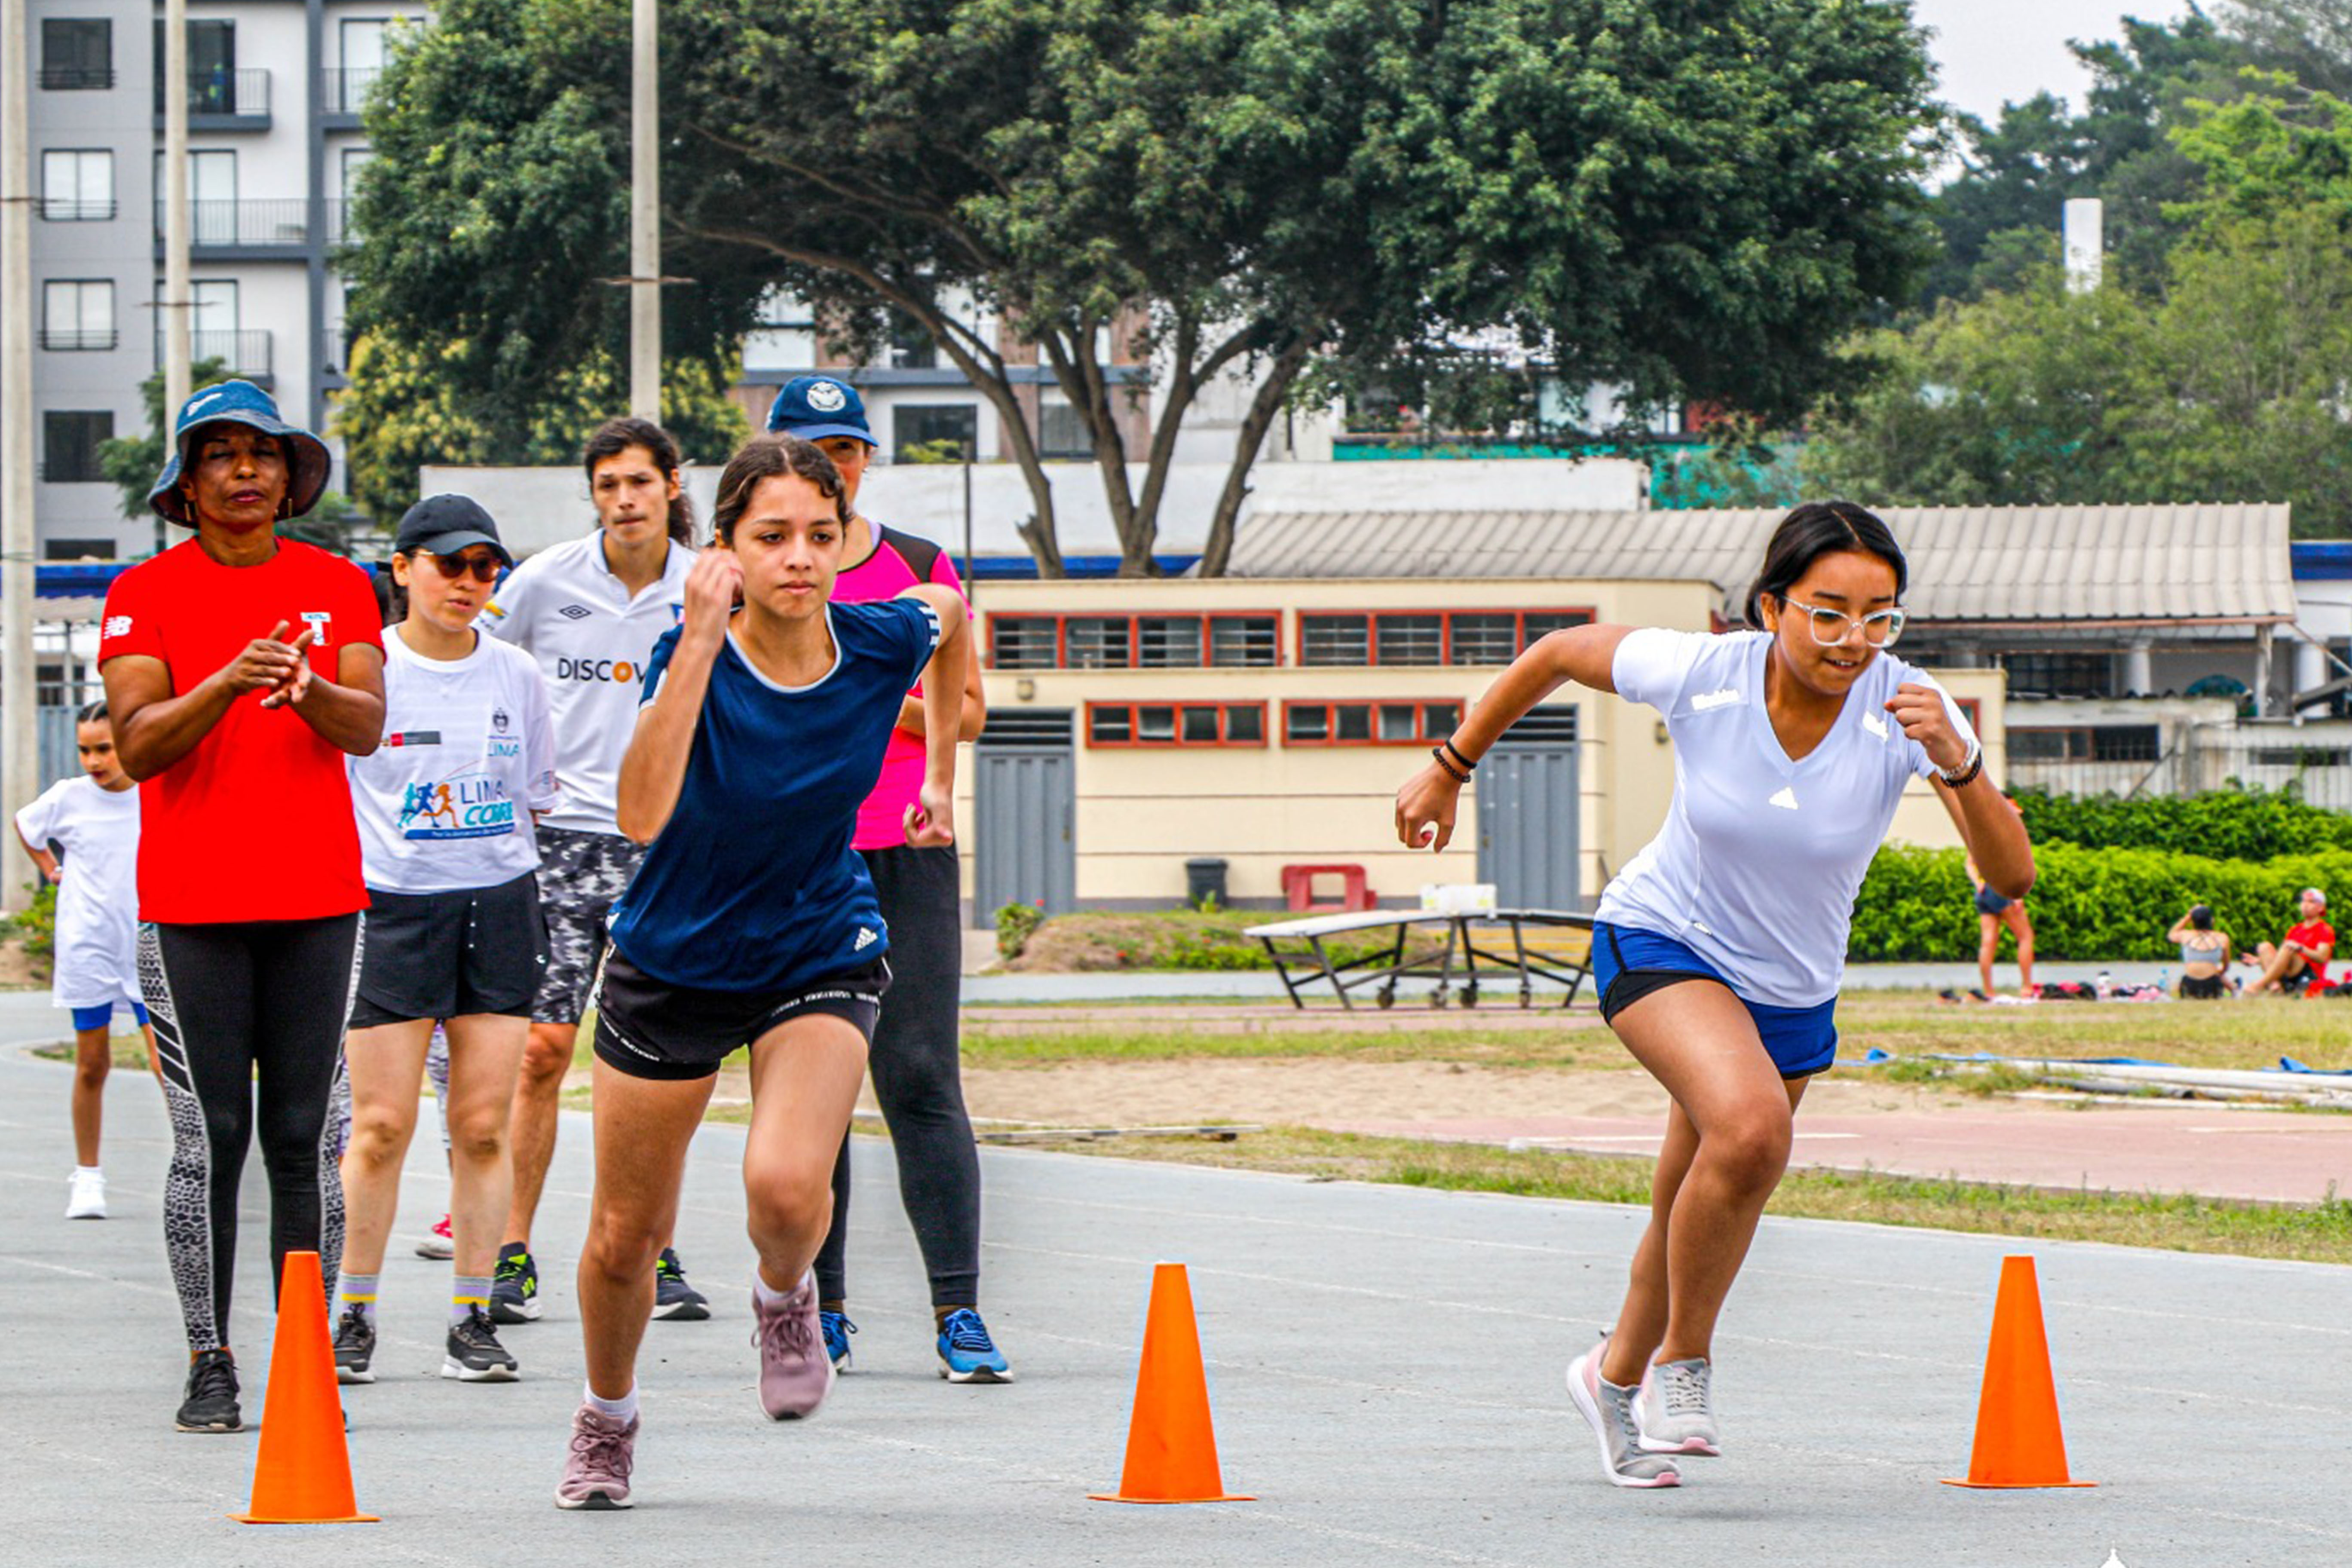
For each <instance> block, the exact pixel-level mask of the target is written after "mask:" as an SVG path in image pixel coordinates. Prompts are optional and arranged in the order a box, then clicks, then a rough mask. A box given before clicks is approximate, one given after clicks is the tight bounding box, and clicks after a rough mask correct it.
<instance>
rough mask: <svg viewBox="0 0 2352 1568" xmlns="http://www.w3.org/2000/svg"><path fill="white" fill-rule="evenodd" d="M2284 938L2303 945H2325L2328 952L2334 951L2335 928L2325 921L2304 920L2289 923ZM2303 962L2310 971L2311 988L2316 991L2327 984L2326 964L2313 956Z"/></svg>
mask: <svg viewBox="0 0 2352 1568" xmlns="http://www.w3.org/2000/svg"><path fill="white" fill-rule="evenodd" d="M2286 939H2287V941H2289V942H2301V943H2303V945H2304V946H2305V947H2325V948H2326V949H2327V950H2328V951H2329V952H2335V951H2336V948H2335V943H2336V928H2335V927H2334V926H2332V925H2329V924H2328V923H2327V922H2326V921H2302V922H2300V923H2299V924H2295V925H2291V926H2289V927H2287V928H2286ZM2303 962H2304V965H2305V968H2307V969H2309V970H2310V971H2311V988H2312V989H2313V990H2315V991H2316V990H2317V989H2318V988H2319V987H2321V986H2323V985H2325V984H2327V965H2326V964H2325V963H2321V962H2320V961H2319V960H2317V959H2315V958H2306V959H2305V960H2304V961H2303Z"/></svg>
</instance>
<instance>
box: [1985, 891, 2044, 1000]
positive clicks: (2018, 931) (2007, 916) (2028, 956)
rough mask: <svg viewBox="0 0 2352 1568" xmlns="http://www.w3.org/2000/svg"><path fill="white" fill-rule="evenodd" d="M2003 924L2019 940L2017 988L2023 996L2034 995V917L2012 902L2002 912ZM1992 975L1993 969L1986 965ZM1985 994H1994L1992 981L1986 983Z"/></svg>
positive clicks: (2023, 906) (2015, 902) (2018, 904)
mask: <svg viewBox="0 0 2352 1568" xmlns="http://www.w3.org/2000/svg"><path fill="white" fill-rule="evenodd" d="M2000 920H2001V923H2002V924H2003V925H2005V926H2007V927H2009V933H2010V935H2011V936H2013V937H2015V938H2016V939H2017V988H2018V992H2019V994H2021V995H2026V996H2031V995H2032V994H2033V917H2032V916H2031V915H2029V914H2027V913H2026V912H2025V905H2024V904H2023V903H2021V902H2018V901H2014V900H2012V901H2011V904H2010V906H2009V908H2007V909H2005V910H2001V911H2000ZM1985 968H1986V970H1987V972H1988V975H1990V970H1991V968H1992V966H1991V965H1990V964H1987V965H1985ZM1985 994H1986V995H1988V996H1990V995H1991V994H1992V981H1991V980H1990V977H1988V978H1987V979H1986V981H1985Z"/></svg>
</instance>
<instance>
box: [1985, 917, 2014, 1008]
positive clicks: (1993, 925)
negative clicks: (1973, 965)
mask: <svg viewBox="0 0 2352 1568" xmlns="http://www.w3.org/2000/svg"><path fill="white" fill-rule="evenodd" d="M2016 907H2017V906H2016V905H2015V904H2011V906H2010V908H2011V909H2015V908H2016ZM1998 956H2000V916H1999V915H1989V914H1986V913H1984V912H1983V911H1982V910H1979V911H1978V913H1977V988H1978V989H1979V990H1980V991H1982V992H1983V993H1984V994H1986V995H1988V996H1990V995H1991V994H1992V961H1993V960H1994V959H1995V958H1996V957H1998Z"/></svg>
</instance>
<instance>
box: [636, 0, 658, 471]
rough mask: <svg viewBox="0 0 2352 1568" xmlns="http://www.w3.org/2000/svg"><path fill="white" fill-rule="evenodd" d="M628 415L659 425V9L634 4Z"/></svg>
mask: <svg viewBox="0 0 2352 1568" xmlns="http://www.w3.org/2000/svg"><path fill="white" fill-rule="evenodd" d="M629 19H630V41H631V44H632V45H633V47H632V49H631V63H630V70H629V412H630V413H632V414H634V415H635V416H637V417H638V418H640V419H651V420H653V421H654V422H655V423H656V424H658V423H660V421H661V415H662V409H661V282H662V280H661V269H662V266H661V48H660V42H659V39H660V29H661V5H660V0H632V7H631V11H630V18H629Z"/></svg>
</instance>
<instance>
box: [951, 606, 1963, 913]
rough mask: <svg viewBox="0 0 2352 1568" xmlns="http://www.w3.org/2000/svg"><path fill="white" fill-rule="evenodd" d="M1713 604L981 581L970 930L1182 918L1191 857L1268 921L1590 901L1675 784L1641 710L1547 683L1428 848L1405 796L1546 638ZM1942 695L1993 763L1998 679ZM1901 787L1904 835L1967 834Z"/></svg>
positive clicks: (1665, 619)
mask: <svg viewBox="0 0 2352 1568" xmlns="http://www.w3.org/2000/svg"><path fill="white" fill-rule="evenodd" d="M1720 602H1721V597H1720V594H1719V592H1718V590H1717V589H1716V588H1715V587H1714V586H1712V585H1711V584H1708V583H1706V582H1705V581H1699V580H1693V581H1690V582H1675V581H1637V580H1615V581H1598V580H1594V581H1580V580H1567V579H1557V578H1550V579H1509V580H1496V579H1486V580H1466V581H1445V580H1422V579H1398V578H1391V579H1356V580H1346V579H1317V580H1312V581H1299V580H1288V581H1284V580H1271V579H1265V578H1256V579H1248V580H1243V579H1234V578H1225V579H1221V580H1213V581H1202V580H1196V579H1184V578H1178V579H1164V580H1160V581H1154V582H1136V581H1133V580H1124V581H1122V580H1115V579H1114V580H1094V581H1079V582H1002V581H991V582H985V583H983V584H981V585H980V591H979V595H978V602H977V605H976V608H977V610H978V612H979V623H978V624H979V631H980V637H981V645H980V646H981V648H982V657H983V658H985V660H986V662H987V667H988V668H987V689H988V700H989V713H990V728H989V732H988V734H987V735H986V736H985V737H983V740H982V744H981V747H980V750H979V753H978V754H977V756H975V757H973V758H972V759H971V760H972V762H973V763H974V764H975V765H969V766H966V767H964V768H963V769H961V772H960V774H959V780H958V784H959V788H960V790H961V792H962V794H963V799H962V801H961V806H960V816H959V820H960V825H961V829H960V831H961V837H962V839H963V842H964V845H965V848H966V854H965V857H964V876H965V891H966V894H967V896H968V897H971V899H972V900H973V910H972V914H973V918H974V920H975V921H976V922H978V923H983V924H984V923H986V922H987V921H989V919H990V917H991V916H992V913H993V910H994V909H995V908H996V907H997V906H998V905H999V904H1002V903H1004V902H1008V901H1012V900H1013V899H1015V898H1018V899H1019V900H1021V901H1024V902H1035V901H1038V900H1040V899H1043V900H1045V903H1046V905H1047V907H1048V908H1049V909H1055V910H1058V909H1061V908H1065V907H1085V908H1096V909H1100V908H1125V909H1166V908H1171V907H1173V906H1174V905H1176V904H1177V903H1179V902H1180V901H1181V900H1182V898H1183V896H1184V893H1185V889H1186V868H1185V862H1186V861H1187V860H1188V859H1193V858H1218V859H1222V860H1223V861H1224V862H1226V866H1225V882H1226V888H1227V891H1228V894H1229V897H1230V900H1231V902H1232V903H1233V904H1234V905H1235V906H1237V907H1244V908H1279V907H1280V906H1281V902H1282V899H1283V868H1284V867H1286V866H1300V865H1347V866H1358V867H1361V868H1363V870H1364V872H1365V874H1366V876H1367V879H1368V880H1369V883H1370V888H1371V889H1372V890H1373V891H1374V892H1376V893H1377V894H1378V895H1379V897H1380V899H1381V901H1382V902H1383V903H1387V904H1398V903H1413V902H1417V901H1418V900H1419V897H1420V890H1421V888H1422V887H1423V884H1424V883H1447V882H1475V881H1494V882H1496V883H1497V884H1498V886H1499V887H1500V888H1501V889H1502V900H1503V902H1504V903H1505V904H1506V905H1507V906H1511V905H1514V904H1517V905H1520V906H1522V907H1533V908H1563V907H1564V908H1571V909H1582V908H1590V907H1591V901H1592V900H1593V899H1594V898H1596V897H1597V896H1598V895H1599V892H1600V890H1601V886H1602V884H1603V883H1604V882H1605V881H1606V880H1607V879H1608V878H1609V877H1610V876H1611V875H1612V874H1613V873H1614V872H1615V870H1616V869H1617V868H1619V867H1622V865H1623V864H1624V863H1625V861H1626V860H1627V858H1630V857H1631V856H1632V855H1633V854H1634V853H1635V852H1636V851H1637V850H1639V849H1640V848H1641V847H1642V846H1643V844H1645V843H1647V842H1648V841H1649V839H1650V837H1652V836H1653V835H1654V833H1655V832H1656V830H1657V827H1658V825H1659V823H1660V821H1661V820H1662V818H1663V817H1664V812H1665V807H1666V803H1667V800H1668V798H1669V796H1670V795H1671V794H1672V792H1673V787H1674V759H1673V752H1672V749H1671V747H1670V746H1669V745H1668V744H1667V743H1666V740H1665V733H1664V726H1663V724H1661V723H1660V722H1659V721H1658V717H1657V715H1656V714H1655V712H1654V711H1653V710H1650V709H1647V708H1639V707H1635V706H1634V705H1633V704H1630V703H1627V702H1624V701H1622V700H1620V699H1618V698H1616V697H1613V696H1607V695H1602V694H1599V693H1594V692H1591V691H1586V690H1581V689H1563V690H1562V691H1560V692H1559V694H1557V696H1556V697H1555V698H1554V700H1552V702H1551V703H1549V704H1548V705H1547V706H1546V707H1545V708H1543V709H1540V710H1538V713H1537V714H1536V715H1533V716H1531V718H1532V720H1533V722H1532V723H1530V724H1529V725H1528V726H1525V727H1524V728H1526V729H1527V730H1528V731H1529V733H1528V735H1527V736H1526V737H1524V738H1523V737H1522V736H1521V735H1520V734H1519V732H1518V731H1514V734H1513V736H1512V737H1511V738H1510V739H1509V740H1508V741H1507V742H1506V747H1507V748H1517V747H1522V746H1524V748H1525V749H1526V750H1527V752H1529V753H1531V755H1530V757H1529V760H1528V762H1527V763H1523V764H1521V765H1520V768H1519V771H1518V772H1517V773H1515V774H1513V775H1512V776H1509V777H1506V776H1505V774H1506V773H1508V772H1509V771H1510V770H1511V769H1512V767H1513V764H1512V763H1511V762H1510V761H1509V759H1507V758H1505V759H1501V760H1497V759H1490V760H1488V761H1487V762H1486V763H1484V764H1483V765H1482V766H1481V768H1480V770H1479V773H1478V780H1477V783H1476V784H1475V785H1474V787H1473V788H1471V789H1470V790H1468V791H1466V792H1465V796H1464V813H1463V818H1462V821H1461V823H1460V824H1459V825H1458V826H1457V828H1456V831H1455V835H1454V845H1453V847H1452V848H1450V849H1449V850H1447V851H1446V852H1445V853H1444V854H1442V855H1432V854H1429V853H1427V852H1425V851H1424V852H1422V853H1418V854H1415V853H1412V852H1408V851H1407V850H1405V849H1404V848H1403V847H1402V846H1400V845H1399V844H1398V843H1397V841H1396V833H1395V826H1394V808H1393V796H1394V795H1395V792H1396V788H1397V785H1398V784H1401V783H1402V781H1403V780H1404V779H1405V778H1406V777H1408V776H1409V775H1410V774H1412V773H1413V772H1415V771H1416V770H1418V769H1419V768H1421V767H1422V766H1423V765H1424V764H1425V763H1427V762H1428V761H1429V749H1430V747H1431V746H1432V745H1433V744H1434V743H1435V742H1437V741H1438V740H1440V739H1442V738H1443V737H1444V736H1445V735H1447V734H1449V733H1451V732H1452V731H1453V728H1454V724H1455V723H1456V722H1458V721H1459V719H1460V716H1461V714H1462V712H1463V710H1465V707H1466V706H1468V705H1469V704H1471V703H1472V702H1475V700H1477V699H1478V697H1479V696H1480V694H1481V693H1482V692H1484V691H1485V690H1486V688H1487V687H1488V686H1489V685H1491V684H1492V683H1493V681H1494V680H1495V679H1496V676H1498V675H1499V674H1500V673H1501V671H1502V668H1504V667H1505V666H1506V665H1507V664H1508V663H1509V662H1510V660H1511V659H1512V658H1515V657H1517V653H1518V651H1519V650H1520V649H1521V648H1522V647H1526V646H1527V645H1528V643H1530V642H1532V641H1533V640H1535V639H1536V638H1538V637H1541V636H1543V635H1544V634H1545V633H1546V632H1549V631H1551V630H1554V629H1557V628H1559V627H1561V626H1575V625H1580V624H1584V623H1586V622H1591V621H1600V622H1614V623H1620V624H1628V625H1635V626H1671V627H1677V628H1681V629H1685V630H1690V631H1706V630H1708V629H1710V627H1711V626H1717V625H1719V624H1720V623H1719V622H1718V621H1717V620H1716V619H1715V613H1716V610H1717V605H1719V604H1720ZM1947 679H1948V684H1949V685H1950V686H1951V688H1952V689H1953V690H1954V692H1955V694H1956V695H1957V696H1958V697H1960V698H1961V699H1962V700H1964V701H1966V702H1968V703H1969V705H1970V706H1971V707H1973V708H1974V709H1975V710H1976V711H1977V714H1978V716H1979V720H1980V721H1986V722H1985V723H1984V725H1983V727H1984V728H1985V730H1986V731H1987V742H1988V747H1989V751H1990V753H1991V755H1990V761H1991V763H1992V764H1993V765H1994V767H1995V768H1996V771H1998V769H1999V765H2000V761H2001V750H2000V704H2001V678H2000V674H1999V672H1998V671H1976V670H1961V671H1954V672H1951V673H1950V674H1949V676H1948V678H1947ZM1571 752H1572V754H1573V761H1572V763H1569V762H1566V761H1564V758H1563V753H1571ZM1537 755H1539V756H1540V757H1542V758H1545V759H1548V760H1546V761H1543V762H1542V763H1540V764H1538V763H1537V762H1536V761H1535V760H1534V759H1535V756H1537ZM1055 757H1058V758H1061V759H1065V760H1062V761H1055V762H1051V763H1048V762H1046V761H1045V759H1048V758H1055ZM1008 770H1013V771H1008ZM1016 772H1017V774H1018V782H1016V780H1015V774H1016ZM1914 793H1915V795H1916V799H1906V802H1905V805H1904V807H1903V810H1902V812H1901V814H1900V815H1899V816H1898V817H1897V820H1896V825H1895V834H1896V836H1897V837H1903V838H1907V839H1911V840H1914V841H1918V842H1927V843H1934V844H1951V843H1956V842H1958V839H1957V837H1956V836H1955V835H1954V833H1953V831H1952V828H1951V825H1950V823H1949V821H1948V819H1947V818H1946V816H1945V815H1944V813H1943V811H1942V809H1941V808H1940V807H1939V806H1938V805H1937V803H1936V801H1935V799H1934V797H1933V795H1932V794H1931V793H1930V792H1929V791H1928V790H1927V787H1926V786H1925V785H1924V784H1923V785H1920V786H1918V788H1917V789H1916V791H1915V792H1914ZM1065 835H1066V837H1065ZM992 836H993V838H994V841H993V842H992ZM1056 856H1059V857H1061V858H1062V864H1061V866H1060V868H1059V869H1058V870H1057V869H1056V868H1055V866H1054V865H1053V864H1051V862H1053V861H1054V860H1055V857H1056ZM1057 878H1058V883H1057V882H1056V879H1057ZM1337 885H1338V884H1337V881H1336V879H1327V880H1326V882H1325V884H1324V886H1325V887H1326V888H1328V889H1336V887H1337ZM1515 895H1516V896H1515Z"/></svg>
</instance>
